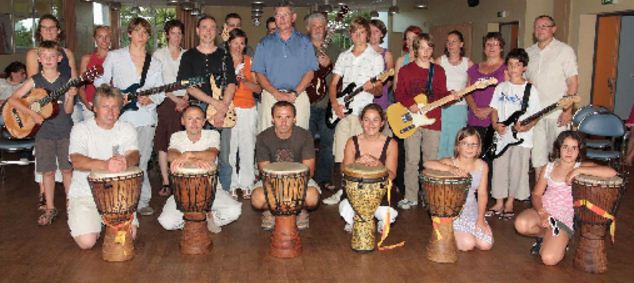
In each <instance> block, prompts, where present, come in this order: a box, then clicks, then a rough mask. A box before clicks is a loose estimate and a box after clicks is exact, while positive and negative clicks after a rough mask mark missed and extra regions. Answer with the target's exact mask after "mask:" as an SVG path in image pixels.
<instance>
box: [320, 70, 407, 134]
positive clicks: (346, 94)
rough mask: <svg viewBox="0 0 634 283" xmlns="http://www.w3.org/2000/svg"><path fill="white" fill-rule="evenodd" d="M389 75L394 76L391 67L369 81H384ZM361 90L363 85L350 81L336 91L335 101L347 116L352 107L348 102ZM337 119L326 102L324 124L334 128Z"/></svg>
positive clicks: (338, 119)
mask: <svg viewBox="0 0 634 283" xmlns="http://www.w3.org/2000/svg"><path fill="white" fill-rule="evenodd" d="M391 76H394V69H393V68H392V69H389V70H387V71H384V72H382V73H380V74H379V75H378V76H376V77H374V78H371V79H370V80H369V82H372V83H374V82H377V81H380V82H385V81H386V80H387V79H388V78H389V77H391ZM362 91H363V85H361V86H359V87H357V84H355V83H350V84H348V86H346V88H345V89H343V90H342V91H341V92H339V93H337V102H338V103H339V104H341V105H343V114H344V115H346V116H347V115H349V114H350V113H352V108H351V107H350V104H351V103H352V101H354V97H355V96H356V95H357V94H359V93H361V92H362ZM339 121H341V118H339V116H337V113H335V110H334V109H332V105H330V104H328V108H327V109H326V126H328V128H331V129H333V128H335V126H337V123H339Z"/></svg>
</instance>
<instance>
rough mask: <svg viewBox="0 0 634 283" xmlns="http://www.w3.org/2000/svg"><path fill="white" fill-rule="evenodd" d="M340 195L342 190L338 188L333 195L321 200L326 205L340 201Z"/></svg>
mask: <svg viewBox="0 0 634 283" xmlns="http://www.w3.org/2000/svg"><path fill="white" fill-rule="evenodd" d="M341 195H343V190H338V191H337V192H336V193H334V194H333V195H331V196H329V197H327V198H325V199H323V200H321V202H323V203H324V204H326V205H335V204H338V203H339V202H340V201H341Z"/></svg>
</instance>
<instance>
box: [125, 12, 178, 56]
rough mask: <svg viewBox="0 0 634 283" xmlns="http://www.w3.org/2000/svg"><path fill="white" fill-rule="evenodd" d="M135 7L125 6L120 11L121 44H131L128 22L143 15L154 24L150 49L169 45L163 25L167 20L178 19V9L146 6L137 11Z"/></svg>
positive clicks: (149, 43)
mask: <svg viewBox="0 0 634 283" xmlns="http://www.w3.org/2000/svg"><path fill="white" fill-rule="evenodd" d="M134 10H136V9H133V7H130V6H123V7H121V12H120V28H119V31H120V38H121V44H120V45H119V46H128V45H129V44H130V38H129V37H128V24H129V23H130V21H131V20H132V19H133V18H135V17H141V18H144V19H146V20H147V21H148V22H150V25H152V34H151V35H150V40H149V41H148V46H147V47H148V49H150V50H155V49H157V48H159V47H161V46H166V45H167V38H166V37H165V33H164V32H163V26H164V25H165V22H167V21H169V20H173V19H176V9H175V8H173V7H167V8H151V7H150V8H145V7H139V12H138V13H135V12H136V11H134Z"/></svg>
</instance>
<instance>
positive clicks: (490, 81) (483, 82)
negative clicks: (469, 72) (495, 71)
mask: <svg viewBox="0 0 634 283" xmlns="http://www.w3.org/2000/svg"><path fill="white" fill-rule="evenodd" d="M496 84H498V79H496V78H494V77H490V78H480V79H479V80H477V81H476V82H475V83H474V84H473V86H474V87H475V88H476V89H484V88H487V87H489V86H491V85H496Z"/></svg>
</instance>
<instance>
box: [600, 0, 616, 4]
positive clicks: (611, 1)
mask: <svg viewBox="0 0 634 283" xmlns="http://www.w3.org/2000/svg"><path fill="white" fill-rule="evenodd" d="M616 2H617V0H601V5H611V4H615V3H616Z"/></svg>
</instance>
